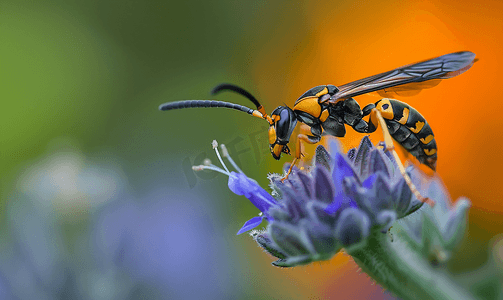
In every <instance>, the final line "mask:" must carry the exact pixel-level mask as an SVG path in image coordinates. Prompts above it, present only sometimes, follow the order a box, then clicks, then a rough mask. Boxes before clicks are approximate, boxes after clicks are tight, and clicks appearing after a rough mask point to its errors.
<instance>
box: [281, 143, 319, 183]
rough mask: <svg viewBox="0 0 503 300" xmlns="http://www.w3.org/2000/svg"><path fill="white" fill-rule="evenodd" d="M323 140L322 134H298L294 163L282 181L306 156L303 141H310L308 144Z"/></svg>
mask: <svg viewBox="0 0 503 300" xmlns="http://www.w3.org/2000/svg"><path fill="white" fill-rule="evenodd" d="M320 140H321V136H311V135H305V134H299V135H297V147H295V158H294V159H293V161H292V164H291V165H290V168H288V172H286V175H285V177H283V178H282V179H281V182H284V181H285V180H287V179H288V176H289V175H290V173H292V169H293V166H295V164H296V163H297V161H299V159H300V158H301V157H302V156H304V154H302V141H304V142H306V143H308V144H316V143H318V142H319V141H320Z"/></svg>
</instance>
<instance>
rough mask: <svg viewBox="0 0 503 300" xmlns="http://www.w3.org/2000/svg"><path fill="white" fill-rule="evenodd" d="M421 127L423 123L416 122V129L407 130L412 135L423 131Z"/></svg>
mask: <svg viewBox="0 0 503 300" xmlns="http://www.w3.org/2000/svg"><path fill="white" fill-rule="evenodd" d="M423 126H424V122H421V121H417V122H416V128H414V127H409V129H410V131H412V132H414V133H418V132H419V131H421V129H423Z"/></svg>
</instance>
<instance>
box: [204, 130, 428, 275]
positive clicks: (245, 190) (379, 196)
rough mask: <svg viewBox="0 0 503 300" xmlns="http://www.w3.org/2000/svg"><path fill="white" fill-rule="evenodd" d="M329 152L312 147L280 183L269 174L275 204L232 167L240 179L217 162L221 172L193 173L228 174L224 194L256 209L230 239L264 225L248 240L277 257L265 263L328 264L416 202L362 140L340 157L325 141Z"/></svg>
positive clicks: (391, 164)
mask: <svg viewBox="0 0 503 300" xmlns="http://www.w3.org/2000/svg"><path fill="white" fill-rule="evenodd" d="M222 146H223V145H222ZM214 148H216V146H215V145H214ZM222 149H223V150H224V156H225V157H227V159H229V161H230V162H231V163H232V164H233V165H234V166H235V168H237V166H236V165H235V163H234V162H233V161H232V159H231V158H230V157H229V156H228V154H227V153H226V150H225V148H222ZM330 151H331V154H329V153H328V152H327V150H326V149H325V148H324V147H323V146H318V148H317V149H316V155H315V159H314V163H313V166H312V167H310V168H308V169H307V171H301V170H299V169H298V168H297V167H294V168H293V172H292V173H291V174H290V176H289V178H288V180H286V181H285V182H282V181H281V180H280V179H281V176H280V175H278V174H273V175H270V177H269V179H270V181H271V189H272V190H273V194H274V195H275V196H276V199H275V198H273V197H272V196H271V195H270V194H269V193H268V192H266V191H265V190H264V189H263V188H261V187H260V186H259V185H258V184H257V183H256V182H255V181H254V180H252V179H250V178H248V177H246V175H244V173H242V171H240V170H239V168H237V169H238V171H239V172H240V173H235V172H229V171H228V169H227V167H226V166H225V165H224V164H223V162H222V164H223V166H224V168H225V169H226V171H224V170H222V169H219V168H217V167H216V166H214V165H209V166H199V167H195V169H203V168H205V169H213V170H216V171H219V172H222V173H225V174H227V175H229V188H230V189H231V190H232V191H233V192H234V193H236V194H238V195H244V196H245V197H246V198H248V199H249V200H250V201H251V202H252V203H253V204H254V205H255V206H256V207H257V208H258V209H259V210H260V211H261V215H260V216H258V217H254V218H252V219H250V220H249V221H247V222H246V223H245V224H244V226H243V227H242V228H241V229H240V230H239V232H238V234H240V233H243V232H246V231H249V230H251V229H253V228H255V227H257V226H258V225H259V224H260V223H261V222H262V220H263V219H264V218H265V219H267V221H268V223H269V224H268V226H267V229H266V230H264V231H253V232H252V233H251V234H252V236H253V237H254V239H255V240H256V241H257V243H258V244H259V245H260V246H261V247H263V248H264V249H265V250H266V251H267V252H269V253H270V254H272V255H273V256H275V257H277V258H278V260H277V261H275V262H273V265H275V266H281V267H291V266H295V265H299V264H307V263H310V262H312V261H316V260H327V259H330V258H331V257H332V256H333V255H334V254H335V253H337V252H338V251H339V250H340V249H341V248H342V247H344V248H355V247H361V246H363V245H365V243H366V238H367V237H368V236H369V234H370V233H371V231H373V230H374V231H375V230H378V231H380V232H382V233H386V232H387V231H388V230H389V228H390V227H391V226H392V224H393V223H394V222H395V220H397V219H399V218H403V217H405V216H407V215H409V214H411V213H412V212H414V211H416V210H417V209H419V208H420V207H421V206H422V204H423V203H422V202H420V201H418V200H417V199H416V198H415V197H414V196H413V195H412V193H411V191H410V189H409V187H408V186H407V184H406V183H405V180H404V178H403V177H402V176H401V174H400V172H399V170H398V168H397V167H396V162H395V161H394V160H393V158H392V156H390V155H387V154H386V153H385V152H384V151H383V150H382V149H380V148H376V147H374V146H373V145H372V143H371V142H370V140H369V138H368V137H364V138H363V139H362V141H361V143H360V146H359V147H358V149H352V150H351V151H349V153H348V155H345V154H343V153H342V152H341V150H340V146H339V144H338V142H337V141H332V142H331V144H330ZM217 155H218V156H219V153H218V151H217ZM219 159H220V156H219ZM220 160H221V159H220Z"/></svg>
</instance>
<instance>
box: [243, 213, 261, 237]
mask: <svg viewBox="0 0 503 300" xmlns="http://www.w3.org/2000/svg"><path fill="white" fill-rule="evenodd" d="M262 219H263V217H253V218H251V219H250V220H248V221H246V223H245V224H244V225H243V227H241V229H239V231H238V233H237V234H241V233H243V232H247V231H248V230H252V229H253V228H255V227H257V226H259V225H260V223H262Z"/></svg>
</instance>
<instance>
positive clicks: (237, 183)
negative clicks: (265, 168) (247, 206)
mask: <svg viewBox="0 0 503 300" xmlns="http://www.w3.org/2000/svg"><path fill="white" fill-rule="evenodd" d="M228 186H229V189H230V190H231V191H232V192H233V193H234V194H236V195H240V196H245V197H246V198H248V200H250V202H251V203H252V204H253V205H255V207H257V208H258V209H260V211H262V212H264V213H265V212H267V211H268V210H269V208H270V207H271V206H275V205H277V204H278V202H276V200H275V199H274V198H273V197H272V196H271V195H269V193H268V192H267V191H266V190H264V189H263V188H261V187H260V185H258V184H257V183H256V182H255V181H254V180H252V179H250V178H248V177H246V175H245V174H242V173H236V172H231V174H230V175H229V182H228Z"/></svg>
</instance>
